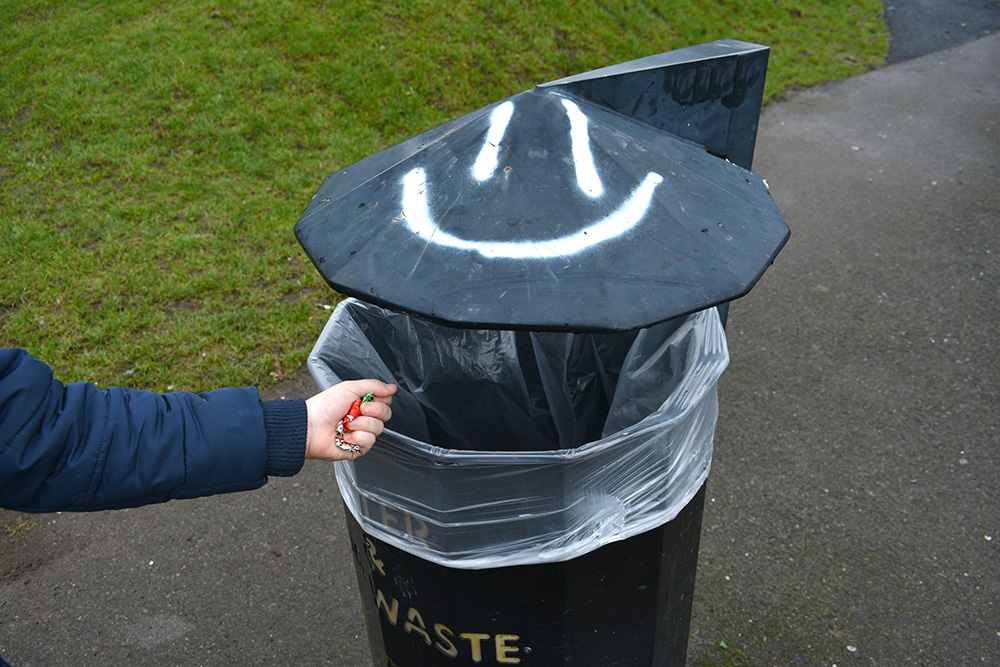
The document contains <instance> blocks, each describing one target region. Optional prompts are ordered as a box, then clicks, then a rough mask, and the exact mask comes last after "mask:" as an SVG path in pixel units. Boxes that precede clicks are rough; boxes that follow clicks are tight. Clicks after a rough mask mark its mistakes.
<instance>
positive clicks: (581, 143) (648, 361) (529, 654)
mask: <svg viewBox="0 0 1000 667" xmlns="http://www.w3.org/2000/svg"><path fill="white" fill-rule="evenodd" d="M766 62H767V49H766V48H765V47H760V46H757V45H749V44H745V43H742V42H735V41H732V40H723V41H720V42H713V43H711V44H707V45H701V46H698V47H692V48H690V49H682V50H680V51H675V52H670V53H666V54H661V55H659V56H653V57H650V58H646V59H642V60H639V61H634V62H632V63H625V64H623V65H617V66H613V67H611V68H605V69H603V70H597V71H595V72H591V73H587V74H584V75H579V76H576V77H570V78H568V79H564V80H561V81H557V82H554V83H552V84H545V85H542V86H538V87H536V88H534V89H532V90H530V91H526V92H525V93H520V94H518V95H515V96H513V97H511V98H508V99H506V100H503V101H501V102H498V103H496V104H494V105H490V106H489V107H486V108H485V109H481V110H479V111H477V112H473V113H471V114H468V115H467V116H463V117H462V118H459V119H456V120H454V121H451V122H450V123H446V124H445V125H443V126H441V127H439V128H435V129H434V130H431V131H429V132H426V133H424V134H422V135H418V136H417V137H414V138H413V139H410V140H408V141H406V142H403V143H402V144H399V145H397V146H394V147H391V148H389V149H386V150H385V151H382V152H381V153H378V154H376V155H373V156H371V157H369V158H366V159H365V160H362V161H361V162H359V163H357V164H355V165H352V166H350V167H347V168H346V169H343V170H340V171H339V172H337V173H335V174H332V175H331V176H330V177H328V178H327V180H326V181H325V182H324V183H323V185H322V186H321V187H320V189H319V191H318V192H317V194H316V196H315V197H314V198H313V200H312V202H311V203H310V205H309V206H308V207H307V209H306V210H305V212H304V213H303V214H302V217H301V218H300V220H299V223H298V224H297V226H296V235H297V237H298V239H299V241H300V243H301V244H302V246H303V247H304V248H305V250H306V252H307V254H308V255H309V256H310V258H311V259H312V260H313V262H314V264H315V265H316V266H317V268H318V269H319V271H320V272H321V274H322V275H323V276H324V278H325V279H326V281H327V282H328V283H329V284H330V285H331V286H332V287H333V288H334V289H336V290H338V291H339V292H341V293H344V294H347V295H349V296H350V297H351V298H349V299H347V300H346V301H344V302H342V303H341V304H340V305H339V306H338V307H337V309H336V310H335V311H334V313H333V316H332V317H331V319H330V321H329V322H328V323H327V326H326V328H325V329H324V331H323V333H322V335H321V336H320V339H319V340H318V341H317V343H316V346H315V348H314V350H313V353H312V355H311V356H310V359H309V367H310V371H311V372H312V374H313V377H314V379H315V380H316V382H317V384H318V385H319V386H320V387H321V388H325V387H326V386H329V385H332V384H334V383H336V382H338V381H340V380H343V379H352V378H358V377H377V378H380V379H383V380H386V381H391V382H395V383H397V384H398V385H399V387H400V390H399V392H398V393H397V395H396V398H395V400H394V403H393V418H392V420H391V422H390V423H389V425H388V426H389V428H388V429H387V430H386V431H385V433H384V434H383V435H382V436H381V437H380V439H379V444H378V445H377V446H376V447H375V448H373V449H372V450H371V451H370V452H369V453H368V454H366V455H365V456H364V457H361V458H359V459H357V460H355V461H352V462H339V463H337V464H336V473H337V480H338V484H339V486H340V490H341V495H342V497H343V500H344V504H345V506H346V508H347V521H348V526H349V531H350V535H351V543H352V547H353V551H354V555H355V560H356V568H357V574H358V581H359V586H360V590H361V596H362V602H363V605H364V608H365V616H366V623H367V628H368V636H369V640H370V644H371V647H372V654H373V658H374V660H375V663H376V664H378V665H399V666H402V667H410V666H420V667H423V666H428V665H455V664H458V665H478V664H483V663H485V664H523V665H544V666H546V667H548V666H553V665H574V666H581V665H583V666H586V665H595V666H597V665H600V666H602V667H605V666H608V665H682V664H683V663H684V658H685V653H686V647H687V635H688V626H689V619H690V610H691V602H692V596H693V587H694V577H695V569H696V563H697V551H698V540H699V535H700V525H701V512H702V504H703V498H704V482H705V479H706V476H707V474H708V470H709V467H710V464H711V452H712V437H713V432H714V426H715V421H716V416H717V411H718V408H717V399H716V385H717V382H718V379H719V376H720V375H721V373H722V371H723V369H724V368H725V366H726V364H727V363H728V355H727V352H726V346H725V336H724V332H723V326H722V318H720V314H719V309H718V308H717V306H720V305H722V306H724V304H726V303H728V302H729V301H730V300H732V299H734V298H737V297H739V296H741V295H743V294H745V293H746V292H747V291H748V290H749V289H750V288H751V287H752V285H753V284H754V283H755V282H756V280H757V279H758V278H759V277H760V275H761V274H762V272H763V270H764V269H765V268H766V266H767V265H768V264H770V262H771V261H772V259H773V258H774V256H775V255H776V254H777V252H778V251H779V250H780V248H781V246H782V245H783V244H784V242H785V240H786V239H787V236H788V228H787V225H785V223H784V221H783V220H782V218H781V215H780V213H779V212H778V211H777V208H776V207H775V205H774V203H773V201H772V200H771V198H770V195H769V194H768V192H767V188H766V184H764V183H763V181H762V179H760V178H759V177H758V176H756V175H754V174H753V173H752V172H750V171H749V170H748V167H749V160H750V159H751V157H752V145H753V141H754V138H755V131H756V119H757V116H758V115H759V110H760V100H761V96H762V89H763V78H764V70H765V69H766ZM748 144H749V145H748ZM737 161H739V162H740V163H742V165H741V164H740V163H737Z"/></svg>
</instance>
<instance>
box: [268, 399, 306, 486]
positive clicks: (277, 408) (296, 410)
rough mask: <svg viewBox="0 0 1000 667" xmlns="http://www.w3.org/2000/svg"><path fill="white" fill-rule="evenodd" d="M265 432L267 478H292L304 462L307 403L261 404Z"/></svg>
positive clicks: (278, 402) (276, 402)
mask: <svg viewBox="0 0 1000 667" xmlns="http://www.w3.org/2000/svg"><path fill="white" fill-rule="evenodd" d="M261 405H263V407H264V431H265V433H266V434H267V467H266V468H265V470H264V474H266V475H267V476H268V477H271V476H277V477H291V476H292V475H294V474H296V473H297V472H298V471H299V470H301V469H302V464H303V463H304V462H305V460H306V434H307V433H308V427H309V420H308V413H307V412H306V402H305V401H304V400H302V399H301V398H299V399H295V400H292V401H264V402H263V403H262V404H261Z"/></svg>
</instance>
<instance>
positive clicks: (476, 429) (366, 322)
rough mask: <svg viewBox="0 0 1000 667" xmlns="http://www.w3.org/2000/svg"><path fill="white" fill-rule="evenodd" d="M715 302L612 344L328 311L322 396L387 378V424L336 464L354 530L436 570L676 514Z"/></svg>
mask: <svg viewBox="0 0 1000 667" xmlns="http://www.w3.org/2000/svg"><path fill="white" fill-rule="evenodd" d="M728 361H729V356H728V352H727V349H726V341H725V334H724V331H723V328H722V325H721V323H720V321H719V317H718V313H717V311H716V309H714V308H710V309H708V310H704V311H700V312H697V313H694V314H692V315H688V316H686V317H683V318H678V319H675V320H670V321H668V322H664V323H661V324H658V325H655V326H652V327H649V328H646V329H641V330H637V331H633V332H629V333H622V334H572V333H570V334H567V333H543V332H515V331H498V330H469V329H455V328H451V327H447V326H443V325H439V324H434V323H430V322H426V321H422V320H417V319H415V318H412V317H409V316H406V315H401V314H397V313H394V312H391V311H388V310H385V309H382V308H379V307H377V306H373V305H371V304H366V303H364V302H360V301H357V300H354V299H348V300H346V301H344V302H342V303H341V304H340V305H339V306H338V307H337V309H336V310H335V311H334V313H333V315H332V317H331V318H330V321H329V322H328V323H327V326H326V328H325V329H324V331H323V333H322V334H321V336H320V338H319V340H318V341H317V343H316V345H315V347H314V349H313V352H312V354H311V356H310V359H309V368H310V371H311V373H312V375H313V378H314V379H315V381H316V383H317V385H318V386H319V387H320V388H326V387H329V386H331V385H333V384H335V383H337V382H339V381H341V380H343V379H352V378H356V377H377V378H381V379H384V380H386V381H389V382H396V383H398V384H399V386H400V390H399V392H398V393H397V395H396V397H395V398H394V401H393V417H392V420H391V421H390V423H389V426H390V428H389V429H387V430H386V431H385V433H384V434H383V435H382V436H380V438H379V442H378V445H377V446H376V447H374V448H373V449H372V450H371V451H370V452H369V453H368V454H366V455H365V456H364V457H361V458H359V459H357V460H355V461H353V462H339V463H337V464H336V470H337V480H338V483H339V485H340V490H341V494H342V495H343V498H344V501H345V503H346V505H347V508H348V510H349V511H350V512H351V514H352V515H353V516H354V518H355V520H357V521H358V522H359V523H360V524H361V526H362V527H363V528H364V530H365V532H366V533H368V534H370V535H372V536H374V537H376V538H378V539H380V540H383V541H385V542H386V543H388V544H391V545H394V546H396V547H398V548H400V549H402V550H404V551H407V552H409V553H411V554H413V555H416V556H419V557H421V558H423V559H425V560H428V561H432V562H435V563H439V564H441V565H445V566H448V567H455V568H467V569H482V568H490V567H500V566H511V565H522V564H536V563H545V562H556V561H565V560H569V559H573V558H576V557H578V556H581V555H583V554H586V553H589V552H590V551H593V550H595V549H597V548H599V547H600V546H602V545H603V544H607V543H609V542H613V541H617V540H623V539H626V538H628V537H632V536H634V535H638V534H640V533H642V532H644V531H647V530H650V529H652V528H655V527H657V526H660V525H663V524H664V523H666V522H668V521H670V520H671V519H673V518H674V516H676V515H677V513H678V512H679V511H680V510H681V509H683V508H684V507H685V505H686V504H687V503H688V501H690V500H691V498H692V497H693V496H694V495H695V494H696V493H697V492H698V490H699V489H700V488H701V486H702V484H703V482H704V481H705V478H706V476H707V475H708V470H709V467H710V465H711V458H712V438H713V434H714V429H715V422H716V418H717V414H718V407H717V399H716V385H717V382H718V379H719V377H720V376H721V374H722V372H723V370H724V369H725V367H726V365H727V364H728Z"/></svg>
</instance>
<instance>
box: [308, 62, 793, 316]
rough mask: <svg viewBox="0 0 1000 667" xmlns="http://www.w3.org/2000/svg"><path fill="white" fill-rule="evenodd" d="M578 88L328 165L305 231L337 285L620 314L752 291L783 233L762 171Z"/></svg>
mask: <svg viewBox="0 0 1000 667" xmlns="http://www.w3.org/2000/svg"><path fill="white" fill-rule="evenodd" d="M635 62H637V63H640V62H641V63H644V64H643V67H647V68H648V66H649V59H643V60H642V61H635ZM765 63H766V58H765ZM670 66H671V65H669V64H667V65H665V67H670ZM615 69H616V71H618V72H627V71H630V70H629V67H628V66H627V64H626V65H619V66H616V68H615ZM576 79H579V77H574V80H576ZM571 90H572V89H570V88H567V87H564V86H558V85H552V84H549V85H543V86H537V87H535V88H534V89H531V90H528V91H525V92H522V93H519V94H516V95H513V96H512V97H509V98H507V99H505V100H502V101H499V102H497V103H494V104H492V105H489V106H487V107H484V108H482V109H479V110H477V111H474V112H472V113H469V114H467V115H465V116H462V117H460V118H457V119H454V120H452V121H450V122H448V123H445V124H444V125H441V126H439V127H437V128H434V129H432V130H429V131H427V132H424V133H422V134H420V135H417V136H415V137H413V138H411V139H408V140H406V141H404V142H402V143H400V144H397V145H395V146H392V147H390V148H387V149H385V150H383V151H381V152H379V153H376V154H374V155H372V156H369V157H368V158H365V159H363V160H361V161H360V162H357V163H356V164H354V165H351V166H349V167H346V168H344V169H341V170H339V171H337V172H336V173H333V174H331V175H330V176H328V177H327V178H326V180H325V181H324V182H323V183H322V185H321V186H320V188H319V190H318V191H317V193H316V194H315V196H314V197H313V199H312V201H311V202H310V203H309V205H308V206H307V208H306V209H305V211H304V212H303V213H302V216H301V217H300V219H299V221H298V223H297V225H296V228H295V232H296V236H297V238H298V240H299V242H300V243H301V245H302V246H303V248H304V249H305V251H306V253H307V254H308V256H309V257H310V259H311V260H312V261H313V263H314V264H315V265H316V267H317V268H318V270H319V271H320V273H321V274H322V276H323V278H324V279H325V280H326V281H327V283H328V284H329V285H330V286H331V287H332V288H334V289H335V290H337V291H338V292H340V293H343V294H347V295H350V296H354V297H357V298H359V299H362V300H364V301H367V302H370V303H373V304H376V305H379V306H382V307H386V308H390V309H393V310H397V311H402V312H405V313H408V314H411V315H415V316H417V317H422V318H426V319H430V320H433V321H437V322H441V323H444V324H449V325H452V326H459V327H472V328H494V329H529V330H552V331H607V332H611V331H625V330H630V329H635V328H639V327H644V326H648V325H651V324H654V323H656V322H660V321H664V320H667V319H671V318H673V317H677V316H680V315H684V314H687V313H691V312H694V311H697V310H702V309H704V308H708V307H710V306H714V305H718V304H721V303H725V302H728V301H730V300H733V299H735V298H738V297H740V296H743V295H744V294H746V293H747V292H748V291H749V290H750V288H751V287H752V286H753V285H754V284H755V283H756V282H757V280H758V279H759V278H760V276H761V275H762V274H763V272H764V270H765V269H766V268H767V267H768V266H769V265H770V263H771V262H772V260H773V259H774V257H775V255H777V253H778V251H779V250H780V249H781V247H782V246H783V245H784V243H785V241H786V240H787V238H788V235H789V230H788V226H787V225H786V224H785V221H784V219H783V218H782V216H781V213H780V212H779V211H778V208H777V206H776V205H775V203H774V201H773V199H772V198H771V195H770V193H769V192H768V188H767V184H766V183H765V182H764V181H763V179H761V178H760V177H759V176H758V175H756V174H754V173H753V172H751V171H749V170H747V169H744V168H743V167H740V166H737V165H736V164H733V163H732V162H730V161H728V160H726V159H724V158H721V157H719V156H717V155H715V154H713V153H712V152H709V151H708V150H707V149H706V148H705V147H704V146H702V145H699V144H698V143H695V142H693V141H689V140H687V139H683V138H681V137H678V136H677V135H675V134H672V133H670V132H667V131H664V130H662V129H659V128H657V127H654V126H653V125H651V124H649V123H647V122H642V121H641V120H637V119H635V118H632V117H628V116H626V115H624V114H622V113H620V112H619V111H615V110H612V109H610V108H608V106H606V105H602V104H600V103H599V102H595V101H593V100H590V99H586V98H585V97H583V96H578V95H575V94H573V93H572V92H570V91H571ZM758 104H759V102H758ZM758 108H759V106H758ZM754 129H755V127H754Z"/></svg>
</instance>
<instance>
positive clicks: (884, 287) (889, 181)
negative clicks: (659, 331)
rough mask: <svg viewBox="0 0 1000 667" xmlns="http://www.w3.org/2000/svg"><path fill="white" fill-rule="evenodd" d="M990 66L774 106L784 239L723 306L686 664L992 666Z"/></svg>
mask: <svg viewBox="0 0 1000 667" xmlns="http://www.w3.org/2000/svg"><path fill="white" fill-rule="evenodd" d="M998 73H1000V35H998V36H991V37H987V38H984V39H980V40H977V41H973V42H970V43H967V44H965V45H964V46H961V47H959V48H956V49H954V50H951V51H945V52H941V53H936V54H933V55H929V56H926V57H923V58H920V59H918V60H913V61H908V62H905V63H902V64H898V65H893V66H889V67H886V68H884V69H882V70H879V71H876V72H872V73H869V74H865V75H863V76H859V77H856V78H853V79H850V80H846V81H842V82H839V83H836V84H832V85H827V86H821V87H818V88H815V89H812V90H808V91H805V92H803V93H800V94H798V95H796V96H794V97H792V98H791V99H789V100H787V101H785V102H783V103H781V104H778V105H774V106H771V107H769V108H767V109H766V110H765V112H764V114H763V118H762V124H761V128H760V134H759V136H758V142H757V146H758V149H757V154H756V157H755V161H754V170H755V171H757V172H758V173H760V174H762V175H763V176H764V177H765V178H766V179H767V181H768V182H769V184H770V186H771V192H772V194H773V195H774V197H775V199H776V201H777V203H778V205H779V207H780V208H781V210H782V211H783V213H784V215H785V217H786V219H787V220H788V223H789V225H790V226H791V228H792V238H791V240H790V241H789V244H788V245H787V246H786V248H785V250H784V251H783V252H782V253H781V254H780V255H779V256H778V259H777V261H776V262H775V264H774V265H773V266H772V268H771V269H770V271H769V272H768V273H767V274H766V275H765V276H764V279H763V280H762V281H761V283H759V284H758V286H757V287H756V289H755V290H754V291H753V292H751V294H750V295H749V296H748V297H747V298H746V299H744V300H741V301H740V302H738V303H737V304H736V305H734V307H733V309H732V311H731V314H730V319H729V327H728V333H729V342H730V351H731V355H732V363H731V366H730V368H729V370H728V371H727V372H726V375H725V376H723V380H722V381H721V384H720V401H721V404H722V416H721V419H720V424H719V428H718V431H717V435H716V452H715V459H714V467H713V470H712V474H711V476H710V477H709V487H708V488H709V502H708V503H707V509H706V513H705V525H704V530H703V548H702V551H701V560H700V563H699V578H698V584H697V598H698V599H697V603H696V610H695V617H694V628H695V632H696V634H695V636H694V640H693V642H692V646H691V653H690V654H691V658H692V659H691V661H690V664H693V665H715V664H729V663H726V662H724V661H723V658H724V657H726V656H728V657H729V658H730V659H731V661H732V664H734V665H778V666H783V665H828V666H829V665H833V664H836V665H839V666H841V667H843V666H846V665H879V666H886V667H888V666H895V665H928V666H932V665H934V666H936V665H942V666H948V667H953V666H959V665H1000V383H998V377H1000V305H998V300H1000V257H998V253H1000V76H998ZM723 644H724V645H725V646H727V647H730V648H729V649H728V650H727V649H723V648H722V646H723Z"/></svg>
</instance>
